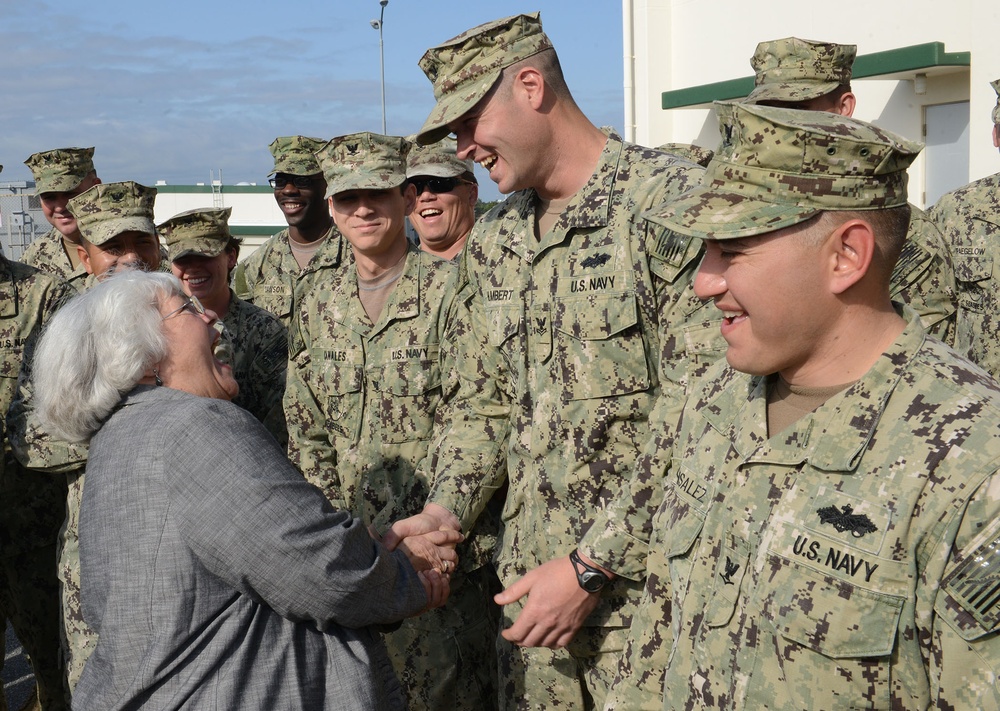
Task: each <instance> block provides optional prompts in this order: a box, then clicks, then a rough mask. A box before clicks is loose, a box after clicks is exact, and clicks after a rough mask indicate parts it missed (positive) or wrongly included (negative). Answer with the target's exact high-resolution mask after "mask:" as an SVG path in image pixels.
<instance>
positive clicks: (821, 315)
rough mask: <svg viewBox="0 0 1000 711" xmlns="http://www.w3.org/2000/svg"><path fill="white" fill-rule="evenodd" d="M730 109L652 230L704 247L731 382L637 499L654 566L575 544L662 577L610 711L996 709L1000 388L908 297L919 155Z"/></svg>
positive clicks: (710, 376)
mask: <svg viewBox="0 0 1000 711" xmlns="http://www.w3.org/2000/svg"><path fill="white" fill-rule="evenodd" d="M717 106H718V113H719V117H720V128H721V129H722V132H723V144H722V146H721V147H720V149H719V151H718V152H717V154H716V156H715V158H714V159H713V160H712V162H711V163H710V164H709V166H708V169H707V172H706V177H705V180H704V181H703V183H702V186H701V187H699V188H696V189H694V190H692V191H690V192H688V193H686V194H685V195H683V196H681V197H680V198H678V199H677V200H675V201H671V202H668V203H667V204H666V205H664V206H662V207H661V208H657V209H656V210H655V211H654V214H652V215H651V216H650V219H654V220H656V221H657V222H659V223H660V224H663V225H664V226H666V227H668V228H670V229H672V230H675V231H677V232H678V233H680V234H685V235H688V236H691V237H694V238H697V239H700V240H703V241H704V242H705V243H706V255H705V258H704V261H703V262H702V264H701V267H700V269H699V271H698V275H697V277H696V279H695V290H696V291H697V293H698V295H699V296H701V297H702V298H704V299H707V300H710V301H711V302H712V303H713V304H714V306H715V308H717V309H718V310H719V312H720V313H721V314H722V317H723V320H722V326H721V332H722V335H723V337H724V338H725V340H726V343H727V350H726V362H720V363H718V364H717V365H716V366H714V367H712V368H711V369H709V371H708V372H707V373H706V374H705V375H704V377H703V378H701V379H698V380H696V381H695V383H693V385H692V387H691V395H690V397H689V398H688V401H687V404H686V405H685V407H684V408H683V415H682V419H681V424H680V427H679V431H678V432H677V434H676V436H675V437H674V438H672V440H670V441H668V442H666V443H665V449H666V451H664V452H662V453H661V454H660V459H661V461H663V462H664V467H665V469H663V470H658V471H657V470H652V469H648V470H647V471H646V475H645V477H643V476H637V477H636V478H634V479H633V481H632V482H631V485H630V487H631V490H632V494H633V496H632V500H631V503H632V505H633V509H634V510H640V511H641V510H643V509H647V508H648V507H652V508H654V509H655V511H656V512H655V514H654V515H653V517H652V524H651V530H652V535H651V536H650V537H649V538H648V545H641V544H640V543H639V542H638V540H637V534H639V531H638V530H637V529H636V528H635V527H632V526H629V525H628V522H627V520H624V521H623V519H621V518H616V517H615V516H612V515H608V516H606V517H605V520H601V521H598V524H597V525H595V527H594V529H592V530H591V532H589V533H588V535H587V536H586V537H585V538H584V540H583V541H582V542H581V549H582V550H585V551H586V553H587V555H588V556H589V557H590V558H591V559H592V560H595V561H598V562H600V563H601V564H602V565H605V566H607V567H608V568H610V569H613V570H616V571H617V572H623V571H622V570H621V569H620V568H619V561H620V560H621V558H622V551H623V550H625V549H630V550H632V551H633V552H635V551H638V550H639V549H642V553H643V555H644V557H645V558H646V561H647V566H646V567H647V569H648V575H647V586H646V593H645V595H644V597H643V601H642V603H641V604H640V606H639V609H638V611H637V613H636V616H635V618H634V620H633V622H632V628H631V640H630V646H629V649H628V651H627V653H626V655H625V657H624V660H623V664H622V671H621V674H620V676H619V678H618V679H616V682H615V685H614V688H613V690H612V694H611V703H609V704H608V706H607V707H606V708H608V709H611V708H618V709H623V710H624V709H627V710H628V711H634V710H637V709H657V710H659V709H699V708H727V709H736V710H739V709H748V710H749V709H761V708H767V709H774V710H775V711H793V710H794V711H799V710H800V709H820V708H822V709H855V708H885V709H889V708H892V709H901V710H909V709H913V710H917V709H927V708H963V709H965V708H977V709H996V708H998V707H1000V692H998V686H997V670H998V668H1000V636H998V633H997V631H998V626H1000V601H998V598H997V596H996V594H995V589H996V588H995V578H996V566H997V556H996V550H997V548H998V546H1000V517H998V514H1000V431H998V429H997V421H998V417H1000V386H998V385H997V384H996V382H995V381H993V380H992V379H991V378H990V377H989V376H988V375H987V374H986V373H985V372H983V371H982V370H980V369H979V368H978V367H976V366H975V365H973V364H972V363H970V362H969V361H967V360H965V359H963V358H962V357H960V356H959V355H957V354H956V353H955V352H954V351H952V350H950V349H949V348H948V347H947V346H945V345H943V344H942V343H940V342H939V341H936V340H934V339H933V338H930V337H928V336H927V334H926V332H925V331H924V329H923V328H922V326H921V324H920V319H919V317H918V316H917V315H916V314H915V313H914V312H912V311H910V310H909V309H907V308H906V307H903V306H900V305H898V304H894V303H893V302H892V301H891V298H890V275H891V274H892V271H893V268H894V266H895V264H896V261H897V259H898V257H899V255H900V253H901V251H902V248H903V244H904V241H905V237H906V230H907V222H908V217H909V206H908V204H907V202H906V169H907V167H908V166H909V165H910V163H911V162H912V161H913V159H914V158H915V157H916V155H917V153H918V152H919V150H920V145H919V144H915V143H911V142H909V141H906V140H904V139H902V138H899V137H897V136H894V135H892V134H890V133H888V132H886V131H882V130H880V129H878V128H876V127H874V126H871V125H869V124H866V123H863V122H860V121H854V120H852V119H849V118H846V117H841V116H836V115H833V114H828V113H818V112H803V111H794V110H788V109H783V108H771V107H763V106H750V105H744V104H739V103H727V104H720V105H717ZM618 510H619V511H627V507H624V508H621V507H620V508H619V509H618ZM641 518H642V517H641V516H640V519H641ZM647 520H648V519H647ZM647 534H648V531H647ZM661 651H664V652H665V653H663V654H659V652H661ZM654 660H655V661H659V662H661V664H662V665H661V666H660V667H659V668H656V667H655V666H653V665H652V661H654ZM650 679H655V680H658V681H659V683H657V684H654V683H650ZM637 691H643V692H644V693H645V695H646V698H645V699H644V700H641V701H640V700H639V699H637V697H636V693H637Z"/></svg>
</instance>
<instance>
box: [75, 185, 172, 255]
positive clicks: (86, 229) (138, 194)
mask: <svg viewBox="0 0 1000 711" xmlns="http://www.w3.org/2000/svg"><path fill="white" fill-rule="evenodd" d="M155 199H156V188H147V187H146V186H145V185H139V183H133V182H132V181H131V180H126V181H125V182H123V183H103V184H100V185H95V186H94V187H92V188H90V189H89V190H86V191H85V192H82V193H80V194H79V195H77V196H76V197H73V198H70V200H69V202H68V203H66V207H67V209H68V210H69V211H70V214H72V215H73V217H75V218H76V224H77V227H78V228H79V229H80V234H82V235H83V237H84V239H86V240H87V241H88V242H90V243H91V244H96V245H98V246H100V245H102V244H104V243H105V242H107V241H108V240H109V239H111V238H112V237H115V236H117V235H120V234H121V233H123V232H143V233H145V234H148V235H155V234H156V226H155V225H154V224H153V201H154V200H155Z"/></svg>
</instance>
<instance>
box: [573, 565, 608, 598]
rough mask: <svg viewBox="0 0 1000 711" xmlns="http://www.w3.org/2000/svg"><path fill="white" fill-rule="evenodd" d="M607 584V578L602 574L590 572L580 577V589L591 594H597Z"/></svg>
mask: <svg viewBox="0 0 1000 711" xmlns="http://www.w3.org/2000/svg"><path fill="white" fill-rule="evenodd" d="M605 582H607V578H605V577H604V576H603V575H601V574H600V573H595V572H593V571H590V570H588V571H586V572H585V573H583V575H581V576H580V587H581V588H583V589H584V590H586V591H587V592H589V593H595V592H597V591H598V590H600V589H601V588H603V587H604V583H605Z"/></svg>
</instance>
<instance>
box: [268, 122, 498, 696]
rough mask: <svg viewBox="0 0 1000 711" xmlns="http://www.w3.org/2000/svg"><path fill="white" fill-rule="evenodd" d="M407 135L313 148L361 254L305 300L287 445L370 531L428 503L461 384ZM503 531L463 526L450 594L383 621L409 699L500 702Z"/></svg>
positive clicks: (439, 264) (292, 372)
mask: <svg viewBox="0 0 1000 711" xmlns="http://www.w3.org/2000/svg"><path fill="white" fill-rule="evenodd" d="M408 148H409V143H408V142H407V141H406V140H405V139H403V138H400V137H397V136H383V135H380V134H373V133H356V134H350V135H347V136H340V137H338V138H335V139H333V140H332V141H331V142H330V143H329V144H327V145H326V146H325V147H324V148H323V149H322V150H321V151H320V152H319V153H318V154H317V156H318V158H319V161H320V165H321V166H322V167H323V173H324V175H325V176H326V183H327V192H328V193H329V197H330V209H331V212H332V213H333V217H334V220H335V222H336V224H337V228H338V230H339V232H340V234H343V236H344V238H345V239H346V240H347V242H348V243H349V244H350V245H351V251H352V253H353V259H352V264H351V266H350V268H347V269H343V270H341V271H339V272H336V273H333V274H328V275H327V276H328V278H325V279H324V281H323V282H322V283H321V284H320V285H318V286H317V287H316V288H314V289H313V290H312V291H310V292H309V294H308V295H306V297H305V299H304V300H303V303H302V306H301V313H300V314H299V318H300V323H301V339H302V349H301V350H300V351H299V352H297V353H296V354H294V356H293V357H292V359H291V361H290V363H289V373H288V386H287V389H286V392H285V413H286V417H287V421H288V432H289V446H288V453H289V458H290V459H291V460H292V462H293V463H294V464H295V465H296V466H297V467H298V468H299V470H300V471H301V472H302V473H303V475H305V477H306V478H307V479H308V480H309V481H310V482H312V483H313V484H315V485H316V486H318V487H319V488H320V489H322V490H323V492H324V493H325V494H326V496H327V498H328V499H329V500H330V501H331V502H332V503H333V505H334V506H335V507H337V508H342V509H347V510H349V511H352V512H353V513H354V515H355V516H358V517H360V518H361V519H362V520H363V521H364V522H365V523H366V524H368V525H369V526H371V527H372V529H373V531H374V532H375V533H382V532H384V531H385V530H386V528H387V525H388V523H389V522H391V521H392V520H394V519H395V518H399V517H402V516H408V515H410V514H413V513H416V512H417V511H419V510H420V507H421V506H422V505H423V502H424V499H425V498H426V496H427V490H428V484H429V482H428V481H427V479H426V478H424V477H423V476H422V475H420V474H419V473H418V471H417V465H418V464H419V462H420V461H421V460H423V458H424V457H425V456H426V454H427V447H428V442H429V440H430V437H431V433H432V430H433V425H434V422H435V418H436V417H437V410H438V406H439V404H440V403H441V401H442V398H443V397H444V394H445V393H446V392H448V391H449V390H452V389H453V388H454V379H453V376H452V369H451V368H449V367H447V366H445V365H443V363H442V359H443V355H444V350H445V338H444V335H445V329H446V327H447V324H448V323H449V317H450V315H451V312H452V307H453V302H452V297H453V294H454V292H453V288H452V286H453V281H452V280H453V277H454V273H455V267H454V265H452V264H450V263H449V262H446V261H443V260H441V259H438V258H436V257H435V256H433V255H431V254H428V253H426V252H423V251H421V250H419V249H418V248H417V247H415V246H414V245H412V244H410V243H409V242H408V241H407V239H406V233H405V223H404V220H405V216H406V214H407V212H409V211H410V210H411V209H412V207H413V203H414V199H415V196H414V188H413V186H411V185H409V184H407V182H406V173H405V170H406V153H407V150H408ZM494 540H495V537H494V536H492V535H486V536H480V535H471V534H470V535H469V536H467V540H466V542H465V543H464V544H463V545H462V546H461V547H459V549H458V553H459V561H460V564H459V569H458V570H452V569H451V568H447V569H444V572H446V573H448V574H449V575H450V576H451V597H450V598H449V600H448V603H447V604H446V605H445V606H444V607H442V608H439V609H437V610H431V611H429V612H427V613H425V614H423V615H421V616H420V617H416V618H411V619H408V620H405V621H404V622H403V623H402V624H401V626H400V627H399V629H397V630H394V631H392V632H387V633H386V634H385V639H386V646H387V647H388V649H389V655H390V657H391V659H392V663H393V666H394V668H395V670H396V673H397V675H398V676H399V679H400V681H401V682H402V686H403V689H404V691H405V692H406V696H407V701H408V707H409V708H410V709H411V710H412V711H421V710H425V711H434V710H435V709H444V708H447V709H455V710H456V711H458V710H467V711H481V710H488V709H491V708H494V707H495V704H496V684H495V673H494V670H495V665H494V664H491V661H492V659H493V638H494V637H495V634H496V627H497V618H498V611H497V608H496V606H495V605H493V604H492V601H491V600H490V598H489V589H490V586H491V582H492V581H493V580H494V579H495V575H494V573H493V571H492V568H491V567H490V565H489V551H490V550H491V548H492V544H493V542H494Z"/></svg>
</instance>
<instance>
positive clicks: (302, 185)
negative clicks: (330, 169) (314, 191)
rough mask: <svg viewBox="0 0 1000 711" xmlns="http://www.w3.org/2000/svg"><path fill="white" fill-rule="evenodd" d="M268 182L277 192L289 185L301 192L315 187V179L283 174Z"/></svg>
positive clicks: (306, 176)
mask: <svg viewBox="0 0 1000 711" xmlns="http://www.w3.org/2000/svg"><path fill="white" fill-rule="evenodd" d="M267 182H268V184H269V185H270V186H271V187H272V188H274V189H275V190H281V189H282V188H283V187H285V186H286V185H288V184H289V183H291V184H292V185H294V186H295V187H297V188H298V189H299V190H306V189H308V188H311V187H312V185H313V179H312V178H311V177H310V176H308V175H282V174H281V173H278V174H277V175H276V176H274V177H273V178H269V179H268V181H267Z"/></svg>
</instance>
